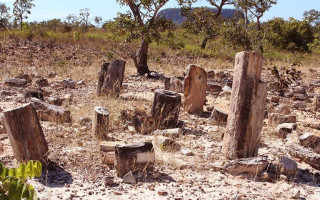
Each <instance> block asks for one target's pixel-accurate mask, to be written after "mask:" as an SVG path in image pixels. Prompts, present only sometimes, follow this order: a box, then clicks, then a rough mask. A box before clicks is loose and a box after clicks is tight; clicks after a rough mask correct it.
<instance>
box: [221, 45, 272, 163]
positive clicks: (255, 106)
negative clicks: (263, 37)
mask: <svg viewBox="0 0 320 200" xmlns="http://www.w3.org/2000/svg"><path fill="white" fill-rule="evenodd" d="M262 63H263V57H262V55H261V54H260V53H257V52H253V51H244V52H240V53H237V55H236V59H235V70H234V78H233V87H232V94H231V99H230V102H232V103H231V105H230V113H229V116H228V123H227V127H226V132H225V134H224V139H223V147H222V153H223V155H224V156H225V157H226V158H228V159H237V158H248V157H254V156H256V155H257V154H258V149H259V143H260V133H261V130H262V127H263V120H264V114H265V108H266V102H267V84H266V83H264V82H262V81H261V72H262Z"/></svg>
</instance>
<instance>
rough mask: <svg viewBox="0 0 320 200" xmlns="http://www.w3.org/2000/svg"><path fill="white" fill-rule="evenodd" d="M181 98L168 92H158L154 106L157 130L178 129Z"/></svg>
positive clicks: (153, 113)
mask: <svg viewBox="0 0 320 200" xmlns="http://www.w3.org/2000/svg"><path fill="white" fill-rule="evenodd" d="M180 106H181V96H180V95H179V94H178V93H175V92H171V91H168V90H156V91H155V95H154V100H153V106H152V111H151V113H152V117H153V118H154V120H155V126H156V127H155V128H156V129H157V128H176V127H177V124H178V119H179V112H180Z"/></svg>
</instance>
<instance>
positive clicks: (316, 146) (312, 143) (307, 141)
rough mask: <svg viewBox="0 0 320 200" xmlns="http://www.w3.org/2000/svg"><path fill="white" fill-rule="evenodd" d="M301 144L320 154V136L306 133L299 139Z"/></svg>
mask: <svg viewBox="0 0 320 200" xmlns="http://www.w3.org/2000/svg"><path fill="white" fill-rule="evenodd" d="M299 141H300V144H301V145H302V146H304V147H306V148H310V149H312V150H313V151H315V152H316V153H318V154H320V136H316V135H314V134H312V133H305V134H303V135H301V136H300V137H299Z"/></svg>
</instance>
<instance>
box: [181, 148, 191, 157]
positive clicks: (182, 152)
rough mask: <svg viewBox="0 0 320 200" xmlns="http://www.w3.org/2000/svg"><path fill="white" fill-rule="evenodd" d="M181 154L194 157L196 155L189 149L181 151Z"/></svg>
mask: <svg viewBox="0 0 320 200" xmlns="http://www.w3.org/2000/svg"><path fill="white" fill-rule="evenodd" d="M180 152H181V154H182V155H186V156H194V153H193V152H192V151H191V150H190V149H187V148H183V149H181V150H180Z"/></svg>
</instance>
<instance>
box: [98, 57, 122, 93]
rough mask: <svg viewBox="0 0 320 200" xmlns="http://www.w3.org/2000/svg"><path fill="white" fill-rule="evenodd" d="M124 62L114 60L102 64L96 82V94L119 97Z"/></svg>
mask: <svg viewBox="0 0 320 200" xmlns="http://www.w3.org/2000/svg"><path fill="white" fill-rule="evenodd" d="M125 65H126V61H123V60H115V61H113V62H111V63H104V64H103V65H102V67H101V72H100V74H99V80H98V94H99V95H111V96H119V94H120V91H121V87H122V82H123V78H124V69H125Z"/></svg>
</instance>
